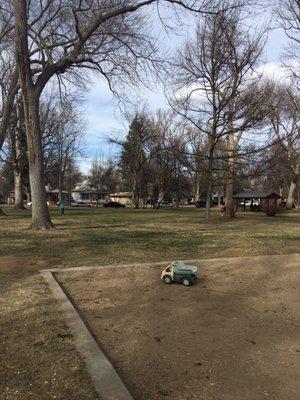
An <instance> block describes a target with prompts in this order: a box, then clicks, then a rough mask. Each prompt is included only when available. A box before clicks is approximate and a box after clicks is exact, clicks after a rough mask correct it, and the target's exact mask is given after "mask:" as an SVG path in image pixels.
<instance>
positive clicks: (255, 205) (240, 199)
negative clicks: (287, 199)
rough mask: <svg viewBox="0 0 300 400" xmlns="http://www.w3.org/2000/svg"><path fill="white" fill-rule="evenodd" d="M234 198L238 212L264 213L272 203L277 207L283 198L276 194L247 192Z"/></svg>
mask: <svg viewBox="0 0 300 400" xmlns="http://www.w3.org/2000/svg"><path fill="white" fill-rule="evenodd" d="M233 198H234V199H235V202H236V210H237V211H239V210H240V211H263V209H264V206H266V205H269V204H270V203H273V204H275V205H277V202H278V200H279V199H280V198H281V196H280V195H279V194H277V193H274V192H258V191H246V192H239V193H236V194H235V195H234V196H233Z"/></svg>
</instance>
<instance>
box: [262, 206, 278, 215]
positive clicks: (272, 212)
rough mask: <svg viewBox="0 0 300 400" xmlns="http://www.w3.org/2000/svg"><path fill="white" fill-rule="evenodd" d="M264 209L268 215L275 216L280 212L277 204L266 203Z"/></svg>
mask: <svg viewBox="0 0 300 400" xmlns="http://www.w3.org/2000/svg"><path fill="white" fill-rule="evenodd" d="M263 211H264V213H265V214H266V215H267V216H268V217H275V215H276V214H277V213H278V206H277V205H276V204H265V205H264V207H263Z"/></svg>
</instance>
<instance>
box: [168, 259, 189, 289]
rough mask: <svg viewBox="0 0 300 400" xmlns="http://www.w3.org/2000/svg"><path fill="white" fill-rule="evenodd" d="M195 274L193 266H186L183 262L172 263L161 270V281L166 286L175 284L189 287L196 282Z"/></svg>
mask: <svg viewBox="0 0 300 400" xmlns="http://www.w3.org/2000/svg"><path fill="white" fill-rule="evenodd" d="M196 272H197V267H196V266H195V265H186V264H185V263H184V262H183V261H173V262H172V264H170V265H168V266H167V267H166V268H165V269H164V270H163V272H162V274H161V279H162V281H163V282H164V283H166V284H167V285H169V284H171V283H173V282H177V283H182V284H183V285H184V286H190V285H192V284H193V283H194V282H195V281H196V280H197V276H196Z"/></svg>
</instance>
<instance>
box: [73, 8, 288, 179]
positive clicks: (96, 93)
mask: <svg viewBox="0 0 300 400" xmlns="http://www.w3.org/2000/svg"><path fill="white" fill-rule="evenodd" d="M190 18H192V17H190ZM269 21H270V13H269V12H268V10H265V11H264V12H262V13H260V14H259V15H258V16H257V17H255V19H254V20H253V21H251V22H249V24H251V26H257V25H260V26H265V25H266V24H267V23H268V22H269ZM186 22H187V24H186V26H183V27H182V36H177V35H172V34H171V35H170V34H168V36H165V35H164V34H163V33H161V27H160V26H159V25H158V24H157V23H155V22H154V30H157V32H160V35H161V41H166V42H168V44H169V47H170V46H171V47H172V48H174V47H175V48H176V47H177V46H179V45H180V43H181V42H182V41H183V40H184V36H186V35H187V32H188V31H189V34H191V26H192V24H193V23H194V22H193V21H189V20H186ZM190 22H191V23H190ZM155 24H157V25H155ZM273 26H274V25H273ZM287 43H288V41H287V38H286V36H285V34H284V32H283V30H281V29H279V28H275V27H274V29H273V30H271V32H269V34H268V39H267V43H266V46H265V51H264V55H263V63H262V65H261V66H260V67H259V70H260V71H262V72H263V73H264V74H265V76H267V77H269V78H275V79H276V78H277V79H280V77H281V76H282V72H281V70H280V55H281V53H282V51H283V48H284V46H286V45H287ZM84 98H85V100H84V101H83V103H82V105H81V107H80V110H79V112H81V113H82V115H83V117H84V119H85V120H86V128H85V140H84V148H85V151H84V156H83V157H82V158H80V159H79V160H78V163H79V167H80V170H81V172H83V173H84V174H88V173H89V170H90V166H91V162H92V160H93V159H95V158H102V159H105V158H109V157H113V156H114V155H115V154H116V153H117V152H118V148H117V147H116V146H114V145H111V144H109V143H108V141H107V137H108V136H119V137H120V136H125V135H126V131H127V128H128V124H127V122H126V119H125V118H124V114H123V113H122V112H121V111H120V109H119V107H118V106H117V103H116V101H115V99H114V97H113V95H112V93H111V92H110V90H109V88H108V85H107V83H106V82H105V81H104V80H103V79H101V77H99V76H98V77H96V76H93V77H91V83H90V87H89V89H88V90H87V92H86V93H84ZM142 104H146V105H147V108H148V109H149V110H150V111H153V112H154V111H155V110H156V109H157V108H167V102H166V100H165V97H164V94H163V90H162V88H161V87H160V86H159V85H156V86H154V87H151V88H145V87H141V88H140V98H139V100H138V101H137V106H141V105H142Z"/></svg>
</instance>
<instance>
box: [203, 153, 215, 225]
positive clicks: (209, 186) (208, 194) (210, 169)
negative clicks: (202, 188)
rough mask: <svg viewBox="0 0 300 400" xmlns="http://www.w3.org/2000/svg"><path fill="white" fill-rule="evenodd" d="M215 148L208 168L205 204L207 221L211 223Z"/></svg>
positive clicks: (209, 157)
mask: <svg viewBox="0 0 300 400" xmlns="http://www.w3.org/2000/svg"><path fill="white" fill-rule="evenodd" d="M213 156H214V155H213V148H212V147H210V150H209V156H208V167H207V192H206V204H205V220H206V221H207V222H209V221H210V202H211V194H212V172H213Z"/></svg>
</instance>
